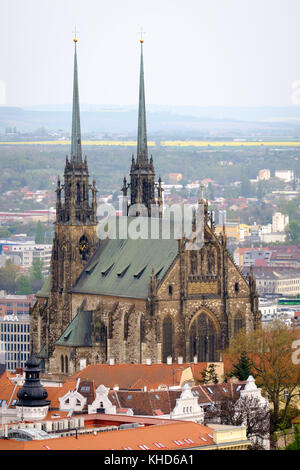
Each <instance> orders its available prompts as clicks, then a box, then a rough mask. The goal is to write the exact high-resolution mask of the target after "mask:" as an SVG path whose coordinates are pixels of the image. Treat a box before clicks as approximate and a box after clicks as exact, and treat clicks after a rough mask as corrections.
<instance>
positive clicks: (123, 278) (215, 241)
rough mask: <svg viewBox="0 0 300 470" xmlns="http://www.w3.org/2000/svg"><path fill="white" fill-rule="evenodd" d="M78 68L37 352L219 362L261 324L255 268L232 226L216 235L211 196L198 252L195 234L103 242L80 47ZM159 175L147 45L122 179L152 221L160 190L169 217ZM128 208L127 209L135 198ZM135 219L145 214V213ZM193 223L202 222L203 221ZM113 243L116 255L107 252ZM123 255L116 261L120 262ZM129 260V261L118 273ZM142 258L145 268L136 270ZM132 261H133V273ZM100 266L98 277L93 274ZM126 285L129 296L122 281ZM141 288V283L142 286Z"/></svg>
mask: <svg viewBox="0 0 300 470" xmlns="http://www.w3.org/2000/svg"><path fill="white" fill-rule="evenodd" d="M74 64H75V65H74V103H73V125H72V150H71V153H72V155H71V160H70V161H69V160H68V158H67V159H66V166H65V173H64V185H63V186H61V184H60V181H59V180H58V184H57V189H56V193H57V204H56V224H55V235H54V242H53V251H52V259H51V274H50V285H49V286H48V290H47V289H42V292H40V293H39V294H38V295H37V302H36V304H35V306H34V308H33V310H32V312H31V331H32V336H33V340H34V348H35V351H40V353H39V357H40V358H41V359H42V361H43V365H44V367H45V369H46V370H47V371H49V372H55V373H64V374H72V373H74V372H75V371H78V370H80V364H83V363H86V364H87V365H88V364H94V363H106V362H108V361H109V360H110V359H111V358H113V359H114V361H115V362H116V363H146V361H147V360H149V359H151V361H152V363H161V362H167V358H168V357H172V359H173V360H175V361H177V360H178V358H181V360H183V361H184V362H188V361H196V360H198V361H199V362H215V361H219V360H220V359H221V354H222V351H223V350H224V348H226V346H227V345H228V342H229V339H230V338H231V337H232V336H233V335H234V334H235V333H236V332H237V331H238V330H239V329H241V328H245V329H246V331H250V330H252V329H254V328H256V326H257V324H258V323H259V321H260V313H259V310H258V297H257V292H256V287H255V281H254V277H253V273H252V271H251V272H250V275H249V277H248V278H245V277H244V276H243V275H242V273H241V272H240V271H239V269H238V268H237V266H236V265H235V264H234V262H233V260H232V258H231V256H230V254H229V252H228V251H227V246H226V235H225V231H224V230H223V232H222V233H221V234H220V235H219V236H217V235H216V233H215V227H214V223H213V220H212V216H211V214H209V212H208V204H207V201H205V200H204V198H203V194H202V198H201V200H200V201H199V209H200V206H201V210H202V212H201V213H203V214H204V245H203V246H202V247H201V248H199V249H193V250H188V249H187V243H188V242H190V241H193V240H188V239H185V238H183V239H180V240H173V241H172V240H171V241H168V242H166V241H165V240H160V239H159V240H156V241H155V242H153V240H151V239H150V240H145V241H143V242H142V244H141V243H139V241H138V240H137V241H135V240H134V241H133V242H132V241H131V242H130V243H128V245H127V246H130V249H129V250H128V254H126V246H125V245H124V246H125V248H124V250H123V251H122V250H121V248H120V246H121V243H119V244H118V243H115V241H114V240H112V241H111V240H108V241H107V240H106V241H100V243H99V244H98V240H97V233H96V224H97V219H96V209H97V203H96V193H97V190H96V186H95V182H93V185H89V174H88V168H87V161H86V159H85V160H84V161H83V160H82V158H81V140H80V124H79V104H78V89H77V59H76V49H75V62H74ZM154 176H155V173H154V166H153V160H152V156H151V158H150V160H149V159H148V150H147V134H146V113H145V97H144V72H143V57H142V49H141V73H140V100H139V126H138V147H137V158H136V160H134V158H133V159H132V165H131V171H130V179H131V180H130V184H129V185H127V182H126V179H124V186H123V196H124V199H125V201H126V198H127V189H128V188H130V191H131V199H130V204H129V209H130V208H132V207H133V206H135V205H136V204H143V205H144V207H146V209H147V210H146V212H147V214H146V217H147V220H149V219H148V216H149V215H150V208H151V206H152V204H153V203H154V202H155V196H154V191H155V188H157V191H158V197H157V201H156V207H157V214H156V217H157V219H158V220H160V221H163V219H162V217H161V216H162V211H161V209H162V187H161V180H160V179H159V180H158V184H156V183H155V181H154ZM90 192H91V197H90V195H89V193H90ZM63 194H64V198H63ZM123 209H124V211H125V215H127V213H128V203H127V202H126V207H125V205H124V207H123ZM131 215H134V216H137V215H140V213H139V210H137V212H136V213H134V214H131ZM126 220H129V219H126ZM193 221H194V222H193V226H194V224H195V221H196V217H195V218H193ZM198 230H200V228H199V229H198ZM109 243H111V244H110V245H109ZM111 246H112V247H114V248H113V250H114V251H113V250H111V251H109V247H111ZM107 247H108V248H107ZM165 247H166V248H165ZM106 248H107V250H106ZM101 250H102V251H101ZM105 250H106V251H105ZM154 250H156V253H154ZM166 250H167V253H166ZM107 252H108V255H106V254H105V253H107ZM115 253H117V259H115V260H114V262H113V263H112V258H113V257H114V254H115ZM124 253H125V254H124ZM145 253H146V255H145ZM157 253H159V255H158V256H156V254H157ZM105 256H106V258H105ZM122 256H123V258H122V259H123V260H124V264H123V265H122V266H119V268H118V269H119V271H118V272H114V274H111V273H110V270H111V268H112V266H114V264H117V263H118V260H120V257H122ZM143 256H144V257H145V256H146V258H147V259H146V258H145V259H144V258H143ZM155 256H156V258H155ZM101 259H102V260H104V259H105V263H106V265H105V266H102V268H101V270H100V271H97V266H98V265H101ZM142 259H144V261H143V264H142V265H141V264H140V265H139V266H137V264H138V260H142ZM154 259H155V263H156V265H155V270H154V266H153V264H152V263H154V261H153V260H154ZM162 260H163V261H162ZM125 263H126V264H125ZM162 263H163V265H162ZM131 265H135V271H133V272H130V266H131ZM151 265H152V275H151V271H150V268H151ZM112 271H113V269H112ZM95 272H96V273H97V276H98V277H97V276H96V277H95V276H94V278H93V273H95ZM129 273H130V274H129ZM145 273H147V274H145ZM162 273H163V274H162ZM87 277H88V278H89V281H91V278H93V279H94V281H93V284H92V287H91V284H89V286H88V287H84V286H87V284H88V281H87V283H86V284H84V282H83V284H82V282H81V281H82V280H83V279H85V280H86V279H87ZM139 279H141V281H139ZM105 282H106V284H105ZM124 282H125V283H126V282H127V284H126V286H127V287H128V290H126V291H125V292H124V288H123V290H122V287H120V286H122V285H123V286H124ZM139 282H140V283H139ZM122 283H123V284H122ZM78 285H79V286H81V287H79V288H78ZM103 285H106V286H107V288H106V290H105V289H104V290H103V288H102V286H103ZM111 285H113V286H114V287H113V290H111V289H110V288H111ZM133 285H135V286H138V287H136V288H135V290H134V288H132V286H133ZM82 286H83V287H82ZM131 288H132V289H133V290H131V291H130V289H131ZM91 289H92V290H91ZM91 292H92V293H91ZM132 292H134V294H133V293H132Z"/></svg>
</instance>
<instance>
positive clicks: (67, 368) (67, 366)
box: [65, 356, 69, 374]
mask: <svg viewBox="0 0 300 470" xmlns="http://www.w3.org/2000/svg"><path fill="white" fill-rule="evenodd" d="M65 368H66V374H68V372H69V360H68V356H65Z"/></svg>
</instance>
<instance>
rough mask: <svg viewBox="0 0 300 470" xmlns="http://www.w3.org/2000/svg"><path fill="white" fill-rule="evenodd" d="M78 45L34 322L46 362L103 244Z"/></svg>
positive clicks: (37, 340) (36, 340)
mask: <svg viewBox="0 0 300 470" xmlns="http://www.w3.org/2000/svg"><path fill="white" fill-rule="evenodd" d="M76 44H77V39H76V38H75V39H74V45H75V46H74V47H75V51H74V82H73V112H72V137H71V155H70V158H68V156H67V157H66V163H65V170H64V182H63V184H61V181H60V178H59V177H58V181H57V188H56V194H57V198H56V221H55V233H54V239H53V248H52V257H51V271H50V272H51V274H50V279H49V283H50V285H49V298H48V299H47V301H46V302H45V300H43V299H41V298H39V297H38V299H37V303H36V304H35V306H34V308H33V312H32V321H31V323H32V325H31V326H32V333H33V338H34V348H35V350H36V351H40V349H41V347H42V346H44V351H43V357H42V359H44V360H46V362H47V359H48V357H49V355H51V353H52V352H53V349H54V342H55V341H56V340H57V339H58V338H59V336H60V335H61V333H62V332H63V331H64V329H65V328H66V327H67V325H68V324H69V323H70V321H71V320H72V318H71V304H70V302H71V296H70V293H69V292H70V289H71V287H72V286H73V284H74V283H75V281H76V279H77V278H78V276H79V275H80V273H81V272H82V270H83V268H84V266H85V265H86V263H87V261H88V259H89V258H90V257H91V255H92V254H93V253H94V251H95V248H96V245H97V242H98V238H97V234H96V227H97V215H96V214H97V201H96V194H97V189H96V184H95V181H93V184H92V185H90V184H89V171H88V165H87V159H86V157H85V158H84V160H83V159H82V149H81V131H80V112H79V93H78V71H77V50H76Z"/></svg>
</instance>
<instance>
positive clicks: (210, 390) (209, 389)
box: [207, 387, 214, 395]
mask: <svg viewBox="0 0 300 470" xmlns="http://www.w3.org/2000/svg"><path fill="white" fill-rule="evenodd" d="M207 390H208V391H209V392H210V393H211V394H212V395H213V393H214V392H213V391H212V389H211V388H209V387H207Z"/></svg>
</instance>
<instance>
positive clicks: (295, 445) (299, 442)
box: [285, 424, 300, 450]
mask: <svg viewBox="0 0 300 470" xmlns="http://www.w3.org/2000/svg"><path fill="white" fill-rule="evenodd" d="M285 450H300V426H299V425H298V424H296V425H295V440H294V442H292V443H291V444H289V445H288V446H286V448H285Z"/></svg>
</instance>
